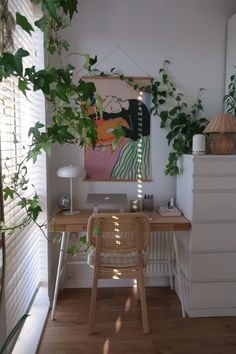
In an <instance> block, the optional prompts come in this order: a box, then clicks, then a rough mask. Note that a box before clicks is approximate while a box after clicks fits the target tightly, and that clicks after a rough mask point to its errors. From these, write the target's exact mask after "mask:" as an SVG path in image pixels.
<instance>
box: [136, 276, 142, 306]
mask: <svg viewBox="0 0 236 354" xmlns="http://www.w3.org/2000/svg"><path fill="white" fill-rule="evenodd" d="M136 280H137V300H138V301H140V300H141V299H140V285H139V279H138V278H137V279H136Z"/></svg>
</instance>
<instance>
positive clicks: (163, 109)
mask: <svg viewBox="0 0 236 354" xmlns="http://www.w3.org/2000/svg"><path fill="white" fill-rule="evenodd" d="M169 64H170V61H168V60H165V61H164V63H163V67H162V68H161V69H160V70H159V78H158V79H157V80H155V79H151V81H150V84H149V85H147V86H139V85H137V84H136V83H135V81H134V80H133V79H132V78H129V77H125V76H124V75H122V74H120V73H119V72H117V71H116V70H115V68H112V69H111V72H110V73H108V74H107V73H105V72H99V71H98V70H97V69H93V68H92V67H91V68H89V70H90V72H91V74H95V75H100V76H110V75H118V76H119V77H120V79H121V80H125V81H126V82H127V83H128V84H129V85H131V86H132V87H133V89H134V90H136V91H144V92H149V93H150V94H151V97H152V106H151V113H152V114H153V115H155V116H158V117H159V118H160V121H161V125H160V126H161V128H168V134H167V135H166V138H167V142H168V144H169V145H171V147H172V152H170V154H169V157H168V163H167V165H166V168H165V173H166V174H167V175H171V176H175V175H178V174H179V172H180V171H179V167H178V160H179V158H180V157H181V156H182V155H183V154H189V153H191V152H192V137H193V135H194V134H200V133H202V132H203V130H204V128H205V127H206V125H207V124H208V120H207V119H206V118H204V117H202V116H201V111H202V110H203V106H202V100H201V98H200V93H201V91H202V90H203V89H200V90H199V93H198V96H197V98H196V102H195V103H194V104H192V106H191V107H189V106H188V105H187V103H186V102H185V101H184V95H183V94H182V93H181V92H178V91H177V88H176V85H175V84H174V82H173V81H172V80H171V78H170V76H169V74H168V70H167V66H168V65H169Z"/></svg>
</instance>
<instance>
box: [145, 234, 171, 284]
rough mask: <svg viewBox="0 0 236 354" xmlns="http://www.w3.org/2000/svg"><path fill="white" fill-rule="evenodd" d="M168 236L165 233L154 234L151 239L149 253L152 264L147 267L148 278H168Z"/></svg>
mask: <svg viewBox="0 0 236 354" xmlns="http://www.w3.org/2000/svg"><path fill="white" fill-rule="evenodd" d="M168 236H169V233H168V232H167V231H165V232H152V233H151V235H150V239H149V244H148V247H147V251H148V253H149V259H150V262H149V264H148V265H147V267H146V270H145V273H146V275H147V276H155V277H156V276H167V275H168V274H169V273H168V263H167V256H168V252H167V251H168ZM172 259H173V255H172Z"/></svg>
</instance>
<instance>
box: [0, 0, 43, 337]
mask: <svg viewBox="0 0 236 354" xmlns="http://www.w3.org/2000/svg"><path fill="white" fill-rule="evenodd" d="M9 9H10V11H11V12H12V13H13V15H14V14H15V13H16V11H18V12H19V13H21V14H22V15H24V16H26V17H27V18H28V20H29V21H30V22H31V24H33V23H34V21H35V20H36V17H37V18H38V17H39V16H38V15H39V13H37V11H38V8H37V7H36V6H35V5H33V4H32V3H31V1H30V0H21V1H19V0H9ZM14 46H15V48H14V50H17V49H18V48H21V47H23V48H24V49H26V50H27V51H28V52H29V53H30V56H29V57H26V58H24V66H25V67H30V66H33V65H35V66H36V68H37V69H41V68H42V67H43V64H44V54H43V53H44V51H43V36H42V34H41V33H40V31H38V30H37V29H36V30H35V32H34V33H33V34H32V36H30V35H28V34H27V33H26V32H24V31H23V30H22V29H21V28H20V27H19V26H17V27H16V30H15V32H14ZM17 85H18V82H17V80H16V79H14V78H9V79H7V80H5V81H4V82H2V83H0V134H1V140H0V141H1V145H0V148H1V164H2V173H3V174H5V175H7V176H9V175H11V174H13V173H14V172H15V171H16V164H17V163H19V162H20V161H21V160H22V158H24V156H25V153H26V151H27V146H28V143H29V138H28V130H29V128H30V127H31V126H33V125H34V124H35V123H36V122H37V121H40V122H42V123H44V122H45V109H44V106H45V103H44V97H43V95H42V93H41V92H30V91H28V92H27V97H28V99H26V98H25V97H24V95H23V94H22V93H21V92H20V91H19V90H18V87H17ZM13 133H14V134H13ZM14 136H15V137H16V139H17V141H18V143H16V141H15V139H14ZM6 166H7V167H6ZM27 168H28V176H29V177H30V182H31V183H32V184H33V185H34V186H35V188H36V190H37V193H38V194H39V197H40V201H41V206H42V207H43V209H44V213H43V214H42V215H41V219H42V220H43V219H44V218H46V161H45V157H44V156H43V155H42V156H41V157H40V158H39V160H38V161H37V162H36V163H35V164H32V163H31V162H30V163H27ZM21 193H23V192H22V191H21ZM24 193H25V195H24V196H28V197H29V196H31V195H33V194H34V188H33V187H32V188H31V189H30V188H28V190H27V191H26V192H24ZM17 202H18V198H14V199H13V200H9V199H8V200H7V201H6V202H4V221H5V223H6V224H7V225H9V226H11V225H13V224H19V223H20V222H21V221H22V220H23V218H24V217H25V211H24V210H22V209H20V208H19V207H18V206H17ZM5 238H6V239H5V245H6V271H5V289H4V292H5V293H4V295H5V296H4V298H5V304H4V308H5V318H6V330H5V332H6V335H7V334H9V332H10V331H11V329H12V328H13V326H14V325H15V324H16V323H17V321H18V320H19V319H20V318H21V316H22V315H23V314H24V313H26V312H27V310H28V308H29V306H30V304H31V302H32V299H33V297H34V295H35V293H36V291H37V289H38V287H39V286H40V284H42V282H46V281H47V242H46V239H45V238H44V236H43V234H42V232H41V230H40V229H39V228H38V227H37V226H36V225H35V224H34V223H33V222H32V223H31V224H30V225H28V226H27V227H26V228H24V229H22V230H20V231H17V232H16V233H15V234H13V235H9V234H6V235H5Z"/></svg>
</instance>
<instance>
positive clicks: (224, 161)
mask: <svg viewBox="0 0 236 354" xmlns="http://www.w3.org/2000/svg"><path fill="white" fill-rule="evenodd" d="M193 162H194V163H193V174H194V175H196V174H197V175H198V174H200V175H208V174H212V175H221V174H224V175H229V174H234V175H236V156H235V155H231V156H222V157H220V156H216V155H209V156H207V155H206V156H197V157H195V156H194V158H193Z"/></svg>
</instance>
